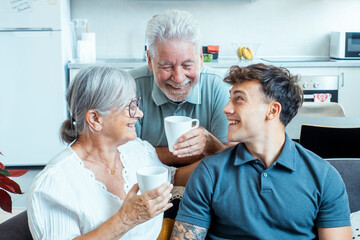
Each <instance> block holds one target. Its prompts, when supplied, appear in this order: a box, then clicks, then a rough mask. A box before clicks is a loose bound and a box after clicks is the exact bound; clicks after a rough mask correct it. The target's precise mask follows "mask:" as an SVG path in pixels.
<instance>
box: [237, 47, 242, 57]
mask: <svg viewBox="0 0 360 240" xmlns="http://www.w3.org/2000/svg"><path fill="white" fill-rule="evenodd" d="M236 53H237V56H238V58H239V59H241V56H242V47H239V48H238V49H237V51H236Z"/></svg>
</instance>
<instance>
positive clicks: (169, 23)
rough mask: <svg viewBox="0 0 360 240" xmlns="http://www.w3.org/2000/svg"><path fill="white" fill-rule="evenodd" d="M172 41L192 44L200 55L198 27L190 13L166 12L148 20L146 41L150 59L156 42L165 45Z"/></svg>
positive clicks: (153, 54)
mask: <svg viewBox="0 0 360 240" xmlns="http://www.w3.org/2000/svg"><path fill="white" fill-rule="evenodd" d="M172 39H179V40H183V41H189V42H191V43H193V44H194V46H195V49H196V50H199V54H200V49H201V41H200V39H201V36H200V27H199V23H198V22H197V21H195V19H194V18H193V17H192V16H191V14H190V13H188V12H185V11H180V10H167V11H165V12H163V13H162V14H159V15H155V16H154V17H153V18H152V19H150V21H149V22H148V24H147V27H146V40H147V46H148V49H149V52H150V56H151V57H154V56H155V52H156V49H155V43H156V41H160V42H161V43H166V42H168V41H169V40H172Z"/></svg>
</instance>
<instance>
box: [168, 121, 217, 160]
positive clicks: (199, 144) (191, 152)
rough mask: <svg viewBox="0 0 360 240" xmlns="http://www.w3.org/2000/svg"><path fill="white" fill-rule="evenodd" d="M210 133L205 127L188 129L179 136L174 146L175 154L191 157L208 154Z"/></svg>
mask: <svg viewBox="0 0 360 240" xmlns="http://www.w3.org/2000/svg"><path fill="white" fill-rule="evenodd" d="M209 134H210V133H209V132H208V131H207V130H206V129H205V128H203V127H198V128H195V129H192V130H190V131H188V132H187V133H185V134H183V135H182V136H181V137H180V138H179V142H178V143H177V144H175V145H174V146H173V149H174V151H173V154H174V155H175V156H177V157H190V156H195V155H200V154H204V155H205V156H206V155H207V154H206V147H207V142H208V135H209Z"/></svg>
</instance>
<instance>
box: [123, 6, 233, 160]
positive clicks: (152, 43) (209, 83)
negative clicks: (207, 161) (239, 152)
mask: <svg viewBox="0 0 360 240" xmlns="http://www.w3.org/2000/svg"><path fill="white" fill-rule="evenodd" d="M146 39H147V43H148V51H147V57H148V66H144V67H140V68H138V69H133V70H131V71H130V74H131V75H132V76H133V77H134V78H135V80H136V84H137V95H138V96H141V101H140V103H139V107H140V109H141V110H142V111H143V112H144V117H143V118H142V119H141V120H140V121H138V123H137V125H136V131H137V134H138V137H140V138H141V139H143V140H147V141H148V142H150V143H151V144H152V145H153V146H155V147H156V151H157V154H158V156H159V158H160V160H161V161H162V162H163V163H165V164H168V165H176V164H189V163H192V162H195V161H196V160H199V159H201V158H202V157H204V156H207V155H210V154H213V153H215V152H218V151H220V150H222V149H224V148H225V145H224V144H223V143H224V142H227V140H226V134H227V128H226V116H225V115H224V114H223V113H222V112H221V109H222V108H223V107H224V106H225V105H226V102H227V100H228V92H229V89H230V87H229V86H227V85H226V84H224V82H223V81H222V80H223V73H221V72H220V73H219V72H217V71H215V70H214V69H211V68H208V67H203V55H202V47H201V44H200V32H199V26H198V23H197V22H195V21H194V19H193V18H192V16H191V15H190V14H189V13H187V12H184V11H178V10H168V11H165V12H164V13H162V14H160V15H156V16H154V17H153V18H152V19H151V20H150V21H149V22H148V25H147V29H146ZM172 115H179V116H188V117H191V118H197V119H199V120H200V127H199V128H197V129H193V130H191V131H189V132H188V133H186V134H184V135H183V136H181V137H180V139H179V142H178V143H177V144H175V145H174V147H173V148H174V151H173V153H170V152H169V150H168V147H167V140H166V136H165V131H164V118H165V117H167V116H172Z"/></svg>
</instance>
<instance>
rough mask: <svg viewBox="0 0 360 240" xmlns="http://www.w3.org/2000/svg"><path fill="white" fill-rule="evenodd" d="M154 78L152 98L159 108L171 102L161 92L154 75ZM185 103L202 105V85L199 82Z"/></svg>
mask: <svg viewBox="0 0 360 240" xmlns="http://www.w3.org/2000/svg"><path fill="white" fill-rule="evenodd" d="M152 78H153V85H152V94H151V97H152V99H153V101H154V103H155V104H156V105H157V106H160V105H162V104H165V103H168V102H171V101H170V100H169V99H168V98H167V97H166V95H165V94H164V93H163V92H162V91H161V89H160V88H159V87H158V85H157V84H156V81H155V78H154V75H153V76H152ZM199 81H200V79H199ZM184 102H189V103H192V104H201V91H200V83H199V82H198V83H197V84H196V85H195V87H194V88H193V90H192V91H191V93H190V95H189V96H188V97H187V98H186V100H185V101H184Z"/></svg>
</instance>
